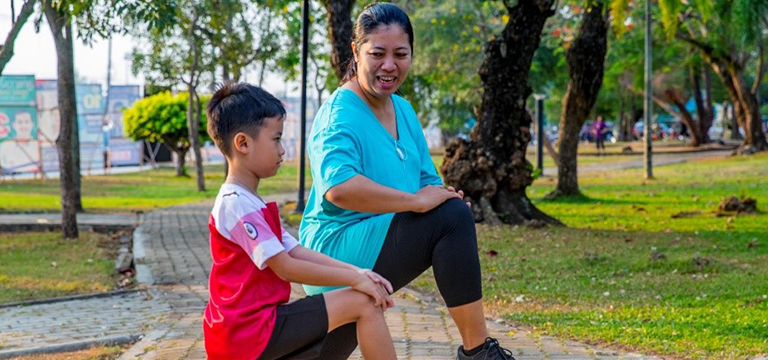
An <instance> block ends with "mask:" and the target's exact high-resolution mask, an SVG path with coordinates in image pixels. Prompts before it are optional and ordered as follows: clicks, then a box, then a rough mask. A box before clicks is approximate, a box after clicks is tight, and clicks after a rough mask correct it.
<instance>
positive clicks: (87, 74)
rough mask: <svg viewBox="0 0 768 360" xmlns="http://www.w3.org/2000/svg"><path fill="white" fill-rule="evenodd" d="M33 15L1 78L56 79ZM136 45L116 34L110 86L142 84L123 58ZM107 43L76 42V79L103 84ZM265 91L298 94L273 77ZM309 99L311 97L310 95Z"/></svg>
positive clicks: (1, 10)
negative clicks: (86, 43) (21, 76)
mask: <svg viewBox="0 0 768 360" xmlns="http://www.w3.org/2000/svg"><path fill="white" fill-rule="evenodd" d="M11 1H13V2H14V5H15V7H16V15H17V16H18V12H19V9H21V6H22V5H23V0H0V41H1V42H0V43H4V42H5V38H6V36H8V32H9V31H10V30H11V6H10V2H11ZM35 16H36V14H34V15H33V16H32V17H30V18H29V20H27V22H26V24H24V27H23V28H22V30H21V32H20V33H19V36H18V37H17V38H16V44H15V46H14V55H13V58H12V59H11V61H10V62H9V63H8V64H7V65H6V67H5V69H4V70H3V74H4V75H35V77H36V78H37V79H55V78H56V77H57V76H56V47H55V45H54V43H53V35H51V30H50V28H49V27H48V24H47V23H45V22H43V23H42V24H41V25H40V32H39V33H36V32H35V29H34V17H35ZM134 44H136V39H134V38H132V37H130V36H120V35H115V36H114V37H113V39H112V79H111V83H112V84H113V85H124V84H132V85H142V84H144V79H143V77H142V76H141V74H139V76H134V75H133V74H132V73H131V69H130V66H131V64H130V61H129V60H127V59H126V57H127V54H129V53H130V52H131V51H132V50H133V47H134ZM108 57H109V55H108V41H107V40H105V39H96V40H95V41H94V42H93V43H92V44H91V45H84V44H83V42H82V41H81V40H78V39H75V74H76V76H77V78H78V79H85V80H87V81H88V82H91V83H100V84H106V82H107V61H108ZM256 79H258V76H257V73H256V72H255V71H252V72H251V73H248V74H246V76H245V78H244V79H243V80H256ZM263 86H264V88H265V89H266V90H267V91H270V92H272V93H274V94H275V95H283V94H284V93H285V92H286V88H287V90H288V95H296V96H297V95H298V92H297V91H291V88H295V87H296V85H295V84H293V85H291V84H289V86H288V87H286V84H285V82H284V81H283V80H282V79H280V78H278V77H276V76H274V75H269V76H267V77H266V78H265V81H264V84H263ZM309 96H312V94H309Z"/></svg>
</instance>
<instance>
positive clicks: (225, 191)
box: [211, 183, 266, 230]
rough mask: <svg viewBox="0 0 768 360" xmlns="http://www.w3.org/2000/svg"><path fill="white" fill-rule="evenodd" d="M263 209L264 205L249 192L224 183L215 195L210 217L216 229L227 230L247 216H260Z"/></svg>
mask: <svg viewBox="0 0 768 360" xmlns="http://www.w3.org/2000/svg"><path fill="white" fill-rule="evenodd" d="M265 207H266V204H264V203H263V202H262V201H261V200H259V199H258V198H257V197H256V196H254V195H253V194H251V193H250V192H249V191H247V190H245V189H243V188H242V187H240V186H237V185H234V184H228V183H224V184H222V185H221V188H220V189H219V193H218V195H216V201H215V203H214V205H213V210H211V215H212V216H213V219H214V221H215V222H216V225H217V226H216V227H217V228H219V229H222V227H223V228H224V229H226V230H229V229H232V228H233V227H234V226H235V225H236V224H237V222H238V221H240V220H241V219H243V218H244V217H246V216H247V215H250V214H253V213H258V214H260V213H261V209H263V208H265Z"/></svg>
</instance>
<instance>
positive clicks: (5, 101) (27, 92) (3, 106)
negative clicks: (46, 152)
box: [0, 75, 40, 174]
mask: <svg viewBox="0 0 768 360" xmlns="http://www.w3.org/2000/svg"><path fill="white" fill-rule="evenodd" d="M39 163H40V145H39V143H38V141H37V111H36V109H35V77H34V76H32V75H12V76H1V77H0V171H2V173H4V174H9V173H11V174H12V173H20V172H33V171H38V169H39Z"/></svg>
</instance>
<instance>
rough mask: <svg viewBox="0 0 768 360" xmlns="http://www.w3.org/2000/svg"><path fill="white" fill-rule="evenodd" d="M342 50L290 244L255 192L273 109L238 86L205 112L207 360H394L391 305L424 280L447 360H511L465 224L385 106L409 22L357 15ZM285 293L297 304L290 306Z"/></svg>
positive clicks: (417, 136) (275, 156)
mask: <svg viewBox="0 0 768 360" xmlns="http://www.w3.org/2000/svg"><path fill="white" fill-rule="evenodd" d="M351 47H352V50H353V55H354V57H353V59H352V60H351V61H350V63H349V64H348V69H347V74H346V77H345V78H344V82H343V85H342V86H341V87H340V88H339V89H338V90H336V91H335V92H334V93H333V94H332V95H331V96H330V98H328V99H327V100H326V101H325V103H324V104H323V105H322V107H321V108H320V110H319V111H318V113H317V116H316V118H315V122H314V126H313V129H312V132H311V134H310V136H309V139H308V153H309V158H310V163H311V168H312V178H313V185H312V190H311V192H310V194H309V199H308V202H307V208H306V210H305V212H304V217H303V220H302V223H301V229H300V236H299V237H300V239H301V241H298V240H297V239H295V238H294V237H293V236H291V235H290V234H289V233H287V232H286V231H285V230H284V229H283V227H282V226H281V225H280V218H279V215H278V211H277V207H276V205H275V204H274V203H267V202H265V201H264V200H263V199H262V198H261V197H260V196H259V192H258V187H259V183H260V182H261V181H262V180H264V179H266V178H269V177H270V176H274V175H275V174H276V173H277V170H278V168H279V167H280V164H281V162H282V157H283V155H284V153H285V150H284V149H283V147H282V145H281V135H282V130H283V119H284V117H285V109H284V108H283V106H282V105H281V103H280V101H279V100H277V99H276V98H275V97H274V96H272V95H271V94H269V93H267V92H266V91H264V90H262V89H261V88H259V87H255V86H252V85H249V84H245V83H238V84H228V85H224V86H223V87H221V88H220V89H219V90H218V91H217V92H216V93H215V94H214V95H213V97H212V99H211V101H210V103H209V105H208V108H207V113H208V133H209V134H210V135H211V138H213V140H214V142H215V143H216V145H217V146H218V147H219V149H220V150H221V151H222V153H223V154H224V155H225V156H226V158H227V161H228V162H229V166H230V167H229V174H228V176H227V179H226V181H225V183H224V184H223V185H222V186H221V189H220V191H219V193H218V196H217V197H216V202H215V205H214V207H213V210H212V212H211V216H210V220H209V229H210V233H211V236H210V246H211V255H212V257H213V266H212V269H211V273H210V283H209V286H210V300H209V303H208V306H207V307H206V309H205V314H204V321H203V330H204V334H205V348H206V352H207V354H208V358H209V359H247V360H272V359H347V358H348V357H349V355H350V354H351V353H352V352H353V351H354V350H355V348H356V347H357V345H358V344H359V345H360V350H361V352H362V354H363V357H364V358H365V359H367V360H378V359H382V360H395V359H397V356H396V354H395V349H394V346H393V344H392V338H391V336H390V334H389V329H388V328H387V323H386V321H385V319H384V311H385V310H387V309H388V308H390V307H392V306H393V305H394V303H393V301H392V300H391V299H390V294H392V293H393V292H394V291H397V290H398V289H400V288H402V287H403V286H405V285H407V284H408V283H409V282H411V281H412V280H413V279H415V278H416V277H417V276H419V275H420V274H421V273H423V272H424V271H425V270H427V269H428V268H429V267H430V266H431V267H432V268H433V269H434V275H435V280H436V282H437V286H438V288H439V290H440V293H441V295H442V297H443V299H444V300H445V303H446V306H447V307H448V312H449V313H450V315H451V317H452V318H453V321H454V322H455V323H456V326H457V327H458V329H459V333H460V334H461V339H462V343H463V345H462V346H459V348H458V351H457V358H458V359H462V360H463V359H487V360H494V359H512V356H511V353H510V352H509V351H508V350H506V349H504V348H502V347H500V346H499V343H498V341H496V340H495V339H493V338H490V337H489V336H488V330H487V328H486V324H485V317H484V314H483V306H482V286H481V274H480V263H479V258H478V253H477V238H476V234H475V224H474V220H473V216H472V213H471V211H470V209H469V208H468V205H467V204H465V203H464V202H463V201H462V198H463V193H462V192H461V191H456V190H455V189H453V188H452V187H448V188H445V187H444V186H443V184H442V181H441V179H440V177H439V176H438V175H437V172H436V170H435V166H434V164H433V163H432V160H431V158H430V155H429V151H428V149H427V143H426V141H425V139H424V136H423V133H422V131H421V127H420V125H419V121H418V119H417V116H416V113H415V112H414V110H413V107H412V106H411V105H410V103H408V101H406V100H404V99H403V98H401V97H400V96H398V95H396V92H397V90H398V88H399V87H400V85H401V84H402V83H403V81H404V80H405V78H406V76H407V75H408V71H409V69H410V66H411V62H412V59H413V55H414V54H413V50H414V49H413V28H412V26H411V22H410V20H409V18H408V15H407V14H406V13H405V12H404V11H403V10H402V9H400V8H398V7H397V6H395V5H392V4H388V3H376V4H372V5H369V6H367V7H366V8H365V10H363V12H362V14H361V15H360V16H359V18H358V19H357V22H356V23H355V27H354V36H353V39H352V42H351ZM289 282H295V283H301V284H304V286H305V287H304V289H305V291H306V293H307V294H308V295H309V296H307V297H305V298H303V299H299V300H297V301H294V302H290V303H289V302H288V301H289V297H290V292H291V291H290V283H289Z"/></svg>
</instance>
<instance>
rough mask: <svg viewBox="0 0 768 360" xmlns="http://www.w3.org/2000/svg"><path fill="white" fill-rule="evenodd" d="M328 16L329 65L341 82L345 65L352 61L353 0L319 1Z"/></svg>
mask: <svg viewBox="0 0 768 360" xmlns="http://www.w3.org/2000/svg"><path fill="white" fill-rule="evenodd" d="M320 2H321V3H323V6H325V9H326V14H327V16H328V38H329V39H330V41H331V65H333V71H334V73H335V74H336V78H337V79H338V80H339V81H341V79H343V78H344V74H345V73H346V65H347V63H348V62H349V61H350V59H352V47H351V45H350V44H351V43H352V26H353V25H354V23H353V21H352V8H353V7H354V6H355V0H320Z"/></svg>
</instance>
